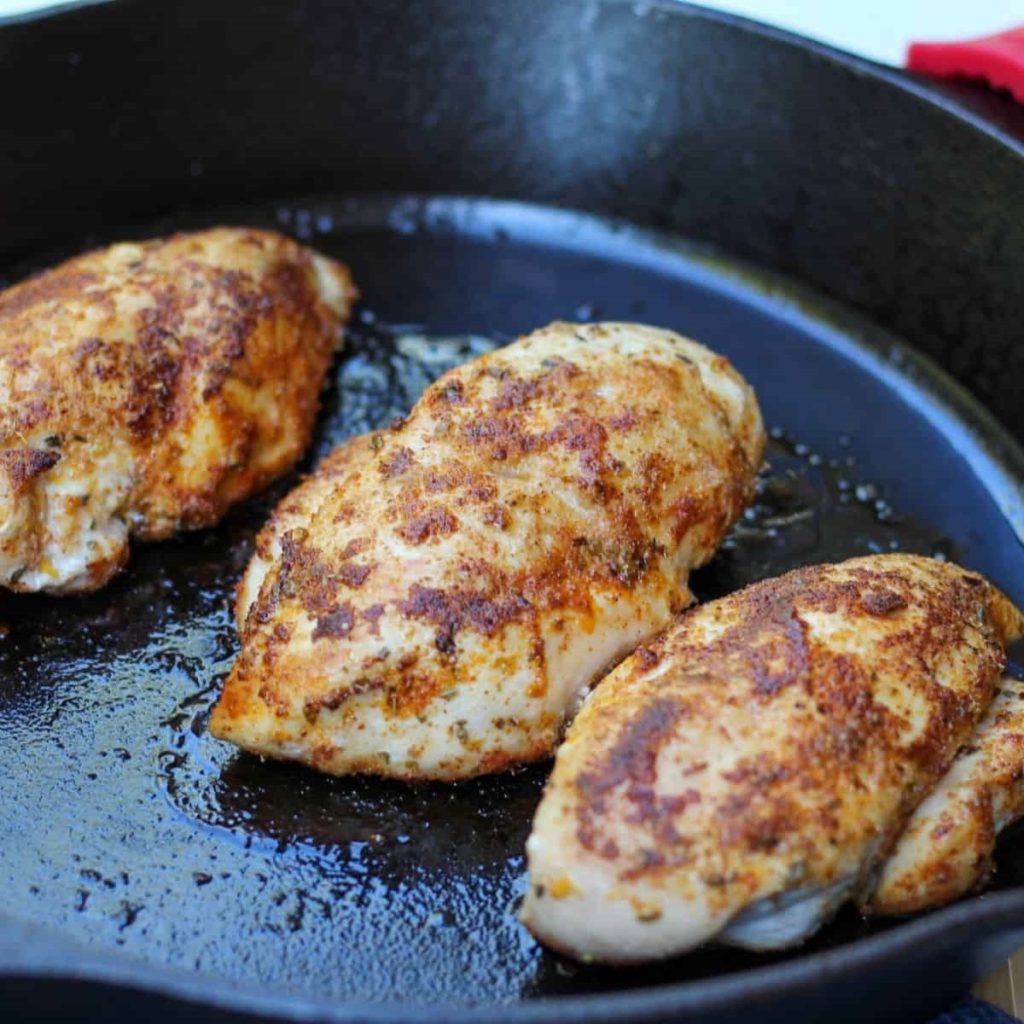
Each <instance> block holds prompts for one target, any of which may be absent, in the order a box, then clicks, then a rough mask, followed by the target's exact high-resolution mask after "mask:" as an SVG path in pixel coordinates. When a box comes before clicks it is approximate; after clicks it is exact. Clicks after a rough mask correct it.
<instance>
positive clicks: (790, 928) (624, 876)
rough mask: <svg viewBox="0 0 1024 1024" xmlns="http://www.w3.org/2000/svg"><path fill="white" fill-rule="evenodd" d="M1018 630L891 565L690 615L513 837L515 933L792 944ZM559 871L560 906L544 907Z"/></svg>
mask: <svg viewBox="0 0 1024 1024" xmlns="http://www.w3.org/2000/svg"><path fill="white" fill-rule="evenodd" d="M1021 628H1022V618H1021V614H1020V612H1019V611H1017V609H1015V608H1014V607H1013V606H1012V605H1011V604H1010V603H1009V602H1008V601H1007V600H1006V598H1005V597H1003V595H1002V594H1000V593H999V592H998V591H997V590H996V589H995V588H993V587H992V586H991V585H989V584H988V583H987V582H986V581H985V580H984V579H983V578H982V577H980V576H978V575H976V574H975V573H971V572H967V571H966V570H963V569H960V568H958V567H956V566H953V565H949V564H947V563H942V562H938V561H934V560H932V559H927V558H919V557H915V556H906V555H889V556H875V557H870V558H862V559H853V560H851V561H849V562H844V563H841V564H839V565H825V566H814V567H811V568H807V569H801V570H797V571H796V572H792V573H788V574H787V575H785V576H781V577H779V578H777V579H772V580H767V581H765V582H763V583H758V584H755V585H753V586H750V587H747V588H745V589H744V590H741V591H739V592H738V593H735V594H732V595H730V596H729V597H726V598H723V599H721V600H718V601H714V602H712V603H710V604H708V605H705V606H703V607H701V608H698V609H696V610H694V611H692V612H690V613H688V614H686V615H684V616H683V617H682V618H681V619H680V620H679V622H678V623H677V624H676V625H675V626H673V627H672V628H671V629H669V630H668V631H667V632H666V633H665V634H663V635H662V636H661V637H659V638H658V639H657V640H654V641H652V642H649V643H648V644H646V645H645V647H644V648H642V649H641V650H640V651H638V652H637V653H635V654H634V655H633V656H632V657H630V658H628V659H626V661H624V662H623V663H622V664H621V665H620V666H619V667H618V668H617V669H615V670H614V671H613V672H612V673H611V674H610V675H609V676H608V677H607V678H606V679H605V680H604V681H603V682H602V683H601V684H600V685H599V686H598V687H597V688H596V689H595V691H594V693H593V694H592V696H591V697H590V698H589V700H588V701H587V702H586V704H585V705H584V707H583V710H582V711H581V712H580V714H579V716H578V717H577V719H576V721H575V723H574V724H573V726H572V728H571V729H570V730H569V734H568V737H567V739H566V741H565V743H564V744H563V746H562V748H561V749H560V750H559V752H558V756H557V760H556V764H555V769H554V772H553V775H552V777H551V780H550V782H549V784H548V787H547V790H546V792H545V796H544V799H543V801H542V803H541V806H540V808H539V810H538V812H537V817H536V820H535V822H534V828H533V833H532V835H531V838H530V841H529V845H528V850H529V859H530V877H531V888H530V893H529V895H528V897H527V901H526V904H525V910H524V917H525V920H526V922H527V924H528V925H529V926H530V927H531V928H532V929H533V930H534V931H535V933H536V934H537V935H538V936H539V937H541V938H542V939H544V940H545V941H547V942H550V943H551V944H553V945H554V946H556V948H559V949H562V950H566V951H568V952H571V953H573V954H574V955H578V956H583V957H595V958H599V959H607V960H640V959H646V958H651V957H658V956H668V955H672V954H674V953H678V952H681V951H683V950H686V949H689V948H692V947H693V946H695V945H698V944H699V943H701V942H704V941H706V940H708V939H710V938H712V937H714V936H717V937H719V938H721V939H724V940H726V941H730V942H735V943H738V944H741V945H748V946H753V947H755V948H766V947H776V946H779V945H785V944H790V943H792V942H794V941H799V940H800V939H802V938H803V937H804V936H805V935H807V934H809V932H810V931H813V930H814V928H816V927H817V926H818V924H820V923H821V920H822V919H823V918H824V917H825V916H827V914H828V913H829V912H831V910H832V909H834V907H835V906H836V905H838V903H840V902H842V900H843V899H844V898H846V897H847V896H849V895H855V894H857V893H858V892H859V891H860V890H862V888H863V886H864V885H865V884H866V882H867V879H868V878H869V876H870V875H871V872H872V871H873V870H874V869H875V868H876V867H877V866H878V865H879V864H880V863H881V861H882V859H883V858H884V856H885V854H886V853H887V851H888V850H889V849H890V847H891V846H892V844H893V842H894V841H895V840H896V837H897V836H898V835H899V833H900V831H901V829H902V828H903V826H904V824H905V823H906V821H907V818H908V816H909V815H910V814H911V812H912V811H913V809H914V807H915V806H916V805H917V804H918V802H919V801H920V800H921V798H922V796H924V795H925V794H926V793H927V792H928V791H929V790H930V789H931V788H932V787H933V786H934V785H935V783H936V782H937V780H939V779H940V778H941V777H942V776H943V774H944V773H945V772H946V770H947V768H948V767H949V764H950V761H951V760H952V758H953V756H954V754H955V753H956V751H957V749H958V748H959V747H960V746H961V745H962V744H963V743H964V741H965V739H967V737H969V736H970V734H971V732H972V730H973V729H974V727H975V724H976V723H977V722H978V720H979V718H980V717H981V715H982V714H983V713H984V711H985V709H986V707H987V706H988V704H989V702H990V700H991V698H992V694H993V689H994V686H995V683H996V681H997V680H998V678H999V675H1000V672H1001V670H1002V667H1003V663H1004V653H1003V648H1004V644H1005V643H1006V642H1007V640H1008V639H1011V638H1012V637H1014V636H1018V635H1020V632H1021ZM559 880H561V881H560V884H561V885H562V887H563V889H564V890H565V891H566V892H570V893H571V895H570V896H566V897H565V898H563V899H558V898H554V897H552V896H551V888H552V885H553V884H555V882H558V881H559ZM655 921H656V923H655Z"/></svg>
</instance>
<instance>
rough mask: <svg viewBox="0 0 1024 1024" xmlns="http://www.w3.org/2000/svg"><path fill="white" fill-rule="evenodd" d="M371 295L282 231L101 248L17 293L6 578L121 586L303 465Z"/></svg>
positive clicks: (218, 231)
mask: <svg viewBox="0 0 1024 1024" xmlns="http://www.w3.org/2000/svg"><path fill="white" fill-rule="evenodd" d="M354 298H355V290H354V288H353V286H352V283H351V280H350V278H349V275H348V272H347V270H346V269H345V268H344V267H342V266H341V265H340V264H338V263H335V262H333V261H331V260H328V259H326V258H324V257H322V256H319V255H317V254H316V253H313V252H311V251H310V250H309V249H306V248H305V247H304V246H301V245H299V244H298V243H296V242H293V241H292V240H290V239H288V238H285V237H283V236H281V235H278V234H275V233H273V232H266V231H255V230H248V229H234V228H215V229H212V230H209V231H200V232H196V233H194V234H182V235H175V236H173V237H171V238H167V239H158V240H155V241H149V242H141V243H123V244H119V245H113V246H110V247H109V248H107V249H102V250H98V251H96V252H90V253H86V254H85V255H83V256H79V257H77V258H75V259H72V260H69V261H68V262H67V263H63V264H61V265H60V266H58V267H55V268H54V269H52V270H48V271H45V272H44V273H42V274H40V275H39V276H38V277H35V278H32V279H30V280H28V281H26V282H24V283H22V284H20V285H16V286H15V287H13V288H10V289H8V290H7V291H6V292H3V293H0V586H6V587H9V588H11V589H14V590H24V591H29V590H48V591H52V592H56V593H70V592H75V591H82V590H90V589H94V588H96V587H99V586H101V585H102V584H104V583H105V582H106V581H107V579H108V578H109V577H110V575H111V574H112V573H113V572H114V571H116V569H117V568H118V567H119V566H120V565H121V564H122V563H123V562H124V560H125V559H126V558H127V554H128V541H129V537H138V538H141V539H145V540H153V539H159V538H163V537H167V536H169V535H170V534H172V533H173V532H174V531H176V530H179V529H196V528H199V527H204V526H209V525H211V524H212V523H215V522H216V521H217V520H218V519H219V518H220V517H221V516H222V515H223V514H224V512H225V511H226V509H227V508H229V507H230V506H231V505H232V504H234V503H235V502H237V501H239V500H241V499H243V498H245V497H247V496H248V495H249V494H251V493H252V492H253V491H255V490H257V489H259V488H260V487H263V486H264V485H265V484H267V483H268V482H269V481H270V480H272V479H274V478H275V477H276V476H279V475H280V474H281V473H283V472H285V471H286V470H288V469H289V468H291V466H292V465H293V464H294V463H295V461H296V460H297V458H298V457H299V455H300V454H301V453H302V451H303V449H304V448H305V446H306V444H307V442H308V440H309V435H310V432H311V430H312V425H313V419H314V417H315V415H316V411H317V407H318V396H319V391H320V386H321V383H322V381H323V378H324V374H325V373H326V370H327V367H328V365H329V363H330V360H331V357H332V355H333V353H334V351H335V350H336V349H337V347H338V344H339V341H340V335H339V331H340V326H341V324H342V323H343V322H344V321H345V319H346V318H347V316H348V311H349V307H350V305H351V303H352V301H353V300H354Z"/></svg>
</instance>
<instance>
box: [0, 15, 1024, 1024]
mask: <svg viewBox="0 0 1024 1024" xmlns="http://www.w3.org/2000/svg"><path fill="white" fill-rule="evenodd" d="M109 2H111V0H68V2H64V3H57V4H55V5H52V6H50V7H47V8H42V9H39V10H36V11H29V12H20V13H16V14H12V15H7V16H3V17H0V29H2V28H4V27H6V26H8V25H15V24H18V25H24V24H26V23H34V22H37V21H39V22H42V21H48V20H50V19H54V20H59V19H61V18H63V17H65V16H67V15H69V14H75V13H77V11H78V10H79V9H81V8H88V7H91V6H98V5H99V4H101V3H109ZM598 2H600V3H602V4H616V5H620V6H621V5H624V4H627V3H631V0H598ZM633 6H636V5H633ZM642 6H643V8H644V9H645V10H648V11H649V10H656V11H659V12H662V13H665V14H667V15H669V16H681V17H689V18H694V19H698V20H703V21H707V22H712V23H717V24H722V25H725V26H729V27H731V28H733V29H735V30H736V31H738V32H740V33H743V34H746V35H750V36H754V37H759V38H762V39H766V40H770V41H772V42H775V43H780V44H782V45H784V46H786V47H788V48H790V49H792V50H795V51H800V52H802V53H805V54H809V55H811V56H813V57H815V58H816V59H818V60H822V61H825V62H828V63H832V64H834V65H837V66H839V67H841V68H843V69H845V70H847V71H849V72H851V73H853V74H855V75H857V76H860V77H864V78H870V79H873V80H875V81H877V82H881V83H883V84H884V85H885V86H886V87H888V88H892V89H895V90H898V91H900V92H902V93H905V94H907V95H908V96H910V97H912V98H913V99H914V100H916V101H917V102H919V103H923V104H925V105H927V106H930V107H932V108H934V109H936V110H938V111H939V112H941V113H942V114H943V115H945V116H947V117H951V118H954V119H956V120H957V121H959V122H961V123H962V124H963V125H966V126H968V127H969V128H970V129H971V130H973V131H975V132H977V133H979V134H980V135H983V136H987V137H988V138H990V139H992V140H993V141H995V142H996V143H998V144H999V145H1001V146H1003V147H1005V148H1006V149H1007V150H1009V151H1010V153H1011V154H1012V155H1014V156H1016V157H1018V158H1019V159H1024V139H1022V138H1018V137H1017V136H1016V135H1014V134H1013V133H1011V132H1010V131H1007V130H1005V129H1003V128H1001V127H999V126H997V125H995V124H993V123H992V122H990V121H988V120H987V119H986V118H984V117H983V116H981V115H979V114H977V113H975V112H974V111H972V110H971V109H970V108H969V107H967V106H966V105H965V104H963V103H961V102H960V101H958V100H957V99H954V98H952V97H950V96H948V95H946V94H945V93H943V92H941V91H939V90H938V89H936V88H933V87H932V86H930V85H929V84H926V83H925V81H924V80H922V79H920V78H917V77H915V76H912V75H910V74H908V73H905V72H903V71H902V70H899V69H896V68H891V67H889V66H887V65H883V64H879V63H876V62H874V61H871V60H869V59H866V58H863V57H858V56H856V55H854V54H850V53H847V52H846V51H843V50H841V49H838V48H836V47H833V46H831V45H829V44H826V43H822V42H819V41H817V40H813V39H809V38H807V37H804V36H801V35H800V34H798V33H794V32H789V31H787V30H784V29H779V28H775V27H773V26H770V25H765V24H763V23H761V22H757V21H753V20H751V19H748V18H745V17H741V16H738V15H734V14H731V13H727V12H723V11H717V10H712V9H709V8H704V7H700V6H697V5H694V4H690V3H685V2H682V0H644V3H643V4H642ZM638 230H641V231H644V230H646V229H644V228H638ZM911 351H912V352H913V353H914V355H915V357H917V356H919V355H920V353H918V352H917V350H916V349H912V350H911ZM925 362H926V365H927V366H928V370H929V371H930V372H927V373H925V374H924V377H923V378H922V379H919V380H916V381H913V382H912V388H911V389H912V390H916V391H919V392H921V393H922V395H923V397H925V398H927V399H931V400H933V401H935V400H937V404H938V406H939V408H940V409H941V408H942V407H943V406H944V407H945V408H946V410H948V411H949V412H950V413H952V414H953V417H952V418H953V419H954V421H955V422H957V423H958V424H959V425H961V426H962V427H964V428H967V430H968V432H969V434H970V435H971V439H972V440H973V441H974V442H975V443H977V444H978V445H979V447H980V448H981V449H982V452H983V455H984V458H985V460H986V461H987V462H988V463H989V464H990V465H989V466H988V467H986V468H994V469H995V470H996V471H997V472H998V474H999V475H1000V476H1002V477H1003V478H1004V480H1016V481H1019V482H1020V481H1024V448H1022V446H1021V445H1020V443H1019V442H1018V441H1017V440H1016V438H1014V437H1013V435H1011V434H1010V432H1009V431H1008V430H1007V428H1005V427H1003V426H1002V424H1000V423H999V422H998V421H997V420H996V418H995V417H994V415H993V414H992V413H990V412H989V411H988V409H987V408H986V407H985V406H984V405H982V404H981V403H980V401H978V400H977V399H975V398H974V397H973V395H971V394H970V393H969V392H968V391H967V390H966V389H965V388H963V387H962V386H961V385H959V384H958V383H957V382H956V381H955V380H954V379H953V378H952V377H950V376H949V375H948V374H947V373H946V372H945V371H944V370H940V369H939V368H938V367H937V366H934V365H931V360H927V359H926V358H925ZM935 370H938V373H937V374H936V372H935ZM900 376H905V375H904V374H902V373H901V374H900ZM979 468H980V467H978V466H975V469H976V471H977V470H978V469H979ZM979 478H980V479H981V480H982V482H983V484H984V485H985V486H986V489H987V490H990V492H991V491H992V490H993V488H992V486H991V485H990V483H989V482H988V481H986V479H985V477H983V476H981V475H980V474H979ZM1008 518H1010V517H1008ZM1010 521H1011V523H1013V520H1012V518H1011V519H1010ZM1014 526H1015V529H1016V531H1017V533H1018V535H1020V533H1021V528H1020V526H1019V525H1017V524H1014ZM986 926H987V928H986ZM936 935H941V936H942V937H943V939H944V940H945V941H946V943H947V945H952V944H954V943H960V944H962V945H967V944H969V943H971V942H972V940H973V941H974V942H978V941H980V939H981V938H985V939H987V940H989V941H990V942H992V943H997V942H1000V941H1002V942H1003V943H1004V944H1006V945H1009V944H1010V943H1011V937H1012V936H1014V935H1020V936H1021V937H1022V938H1024V885H1022V886H1017V887H1014V888H1008V889H1004V890H1001V891H998V892H993V893H985V894H982V895H980V896H976V897H973V898H969V899H966V900H963V901H960V902H957V903H954V904H952V905H951V906H948V907H945V908H942V909H939V910H936V911H932V912H929V913H926V914H924V915H921V916H919V917H915V918H913V919H909V920H907V921H905V922H902V923H899V924H895V925H893V926H892V927H890V928H888V929H886V930H885V931H884V932H882V933H880V934H877V935H871V936H867V937H863V938H859V939H855V940H853V941H851V942H846V943H842V944H839V945H837V946H835V947H833V948H830V949H826V950H822V951H819V952H815V953H811V954H808V955H805V956H800V955H797V956H796V957H794V959H792V960H787V961H784V962H782V963H775V964H768V965H764V966H758V967H753V968H749V969H746V970H742V971H736V972H733V973H730V974H725V975H719V976H713V977H710V978H703V979H698V980H690V981H684V982H677V983H672V984H666V985H663V986H657V987H652V988H631V989H623V990H619V991H605V992H592V993H587V994H584V995H565V996H545V997H538V998H535V999H529V1000H523V1001H520V1002H518V1003H513V1004H506V1005H502V1004H487V1005H480V1006H460V1005H450V1004H449V1005H445V1004H426V1003H416V1004H413V1003H398V1002H394V1003H367V1002H347V1003H344V1004H338V1003H336V1002H334V1001H332V1000H328V999H323V998H316V997H310V996H307V995H304V994H302V993H299V992H293V991H290V990H285V989H279V988H270V987H260V986H257V985H253V984H237V983H235V982H231V981H229V980H228V979H225V978H223V977H220V976H218V975H216V974H212V973H204V974H201V975H193V974H191V973H189V972H187V971H185V970H183V969H180V968H176V967H171V966H166V965H158V964H151V963H148V962H146V961H143V960H139V959H136V958H135V957H133V956H131V955H130V954H124V953H118V952H116V951H113V950H109V949H105V948H103V949H96V950H93V949H90V948H89V947H87V946H85V945H81V944H78V943H75V942H73V941H71V940H69V939H67V938H65V937H64V936H63V935H61V933H60V932H59V930H58V929H55V928H48V927H44V926H39V925H33V924H30V923H27V922H24V921H22V920H19V919H17V918H14V917H12V916H10V915H6V914H0V978H4V977H15V978H16V977H22V978H42V977H53V978H55V979H68V980H81V981H88V982H97V983H101V984H110V985H115V986H118V987H124V988H129V989H135V990H142V991H146V992H151V993H154V994H162V995H166V996H170V997H172V998H177V999H182V1000H186V1001H188V1002H191V1003H194V1004H200V1005H206V1006H208V1007H211V1008H218V1009H221V1010H225V1011H235V1012H243V1013H253V1014H259V1015H265V1016H274V1017H278V1018H281V1019H290V1020H311V1019H327V1020H332V1021H339V1022H347V1021H357V1020H361V1021H374V1022H384V1021H396V1020H408V1021H411V1022H420V1021H428V1020H431V1021H433V1020H436V1019H437V1018H438V1015H439V1014H444V1017H445V1019H447V1020H451V1021H453V1022H470V1021H480V1020H488V1021H494V1022H496V1024H519V1022H523V1024H532V1022H539V1021H553V1020H558V1021H566V1022H574V1021H582V1020H587V1021H598V1022H600V1021H608V1022H611V1021H618V1020H622V1019H628V1018H627V1017H626V1015H635V1016H636V1018H638V1019H639V1018H650V1019H662V1018H667V1017H668V1016H669V1015H673V1014H679V1013H684V1012H690V1011H698V1010H699V1011H700V1012H703V1013H713V1012H723V1011H728V1010H740V1009H743V1010H746V1011H748V1012H749V1010H750V1008H751V1003H752V1002H753V1001H756V1002H757V1003H758V1004H761V1005H762V1006H763V1005H765V1004H767V1003H769V1002H773V1001H776V1000H781V999H783V998H785V997H786V996H787V995H792V994H795V993H798V992H801V991H805V990H809V989H811V988H814V987H816V986H818V985H820V984H821V983H822V982H826V983H831V984H834V983H836V982H837V981H840V980H841V979H843V978H847V979H853V978H855V977H857V976H858V975H865V974H869V973H871V972H872V970H873V969H880V968H881V967H883V966H886V965H891V964H892V962H893V960H894V959H895V958H899V957H901V956H902V955H905V954H913V953H915V952H918V951H920V949H921V948H922V945H924V944H926V943H927V942H928V940H929V938H934V937H935V936H936ZM218 983H220V987H218Z"/></svg>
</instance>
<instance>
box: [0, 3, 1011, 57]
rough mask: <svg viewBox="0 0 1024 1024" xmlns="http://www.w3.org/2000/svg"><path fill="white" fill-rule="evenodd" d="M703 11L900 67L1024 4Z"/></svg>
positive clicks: (29, 6) (1007, 19) (1001, 20)
mask: <svg viewBox="0 0 1024 1024" xmlns="http://www.w3.org/2000/svg"><path fill="white" fill-rule="evenodd" d="M164 2H165V3H174V2H175V0H164ZM281 2H282V3H287V2H288V0H281ZM408 2H409V3H415V2H416V0H408ZM507 2H508V3H515V0H507ZM550 2H551V3H558V2H559V0H550ZM46 6H48V3H47V2H46V0H0V17H3V16H4V15H7V14H19V13H22V12H24V11H31V10H38V9H40V8H43V7H46ZM705 6H707V7H718V8H721V9H722V10H728V11H733V12H735V13H736V14H743V15H746V16H747V17H751V18H756V19H758V20H760V21H767V22H771V23H772V24H774V25H780V26H782V27H783V28H788V29H792V30H793V31H796V32H800V33H802V34H803V35H808V36H813V37H814V38H816V39H822V40H824V41H825V42H828V43H832V44H833V45H834V46H840V47H842V48H843V49H846V50H853V51H854V52H855V53H860V54H863V55H864V56H866V57H872V58H874V59H875V60H880V61H885V62H886V63H889V64H902V63H903V54H904V51H905V50H906V46H907V43H908V42H910V41H911V40H914V39H918V40H928V41H932V40H944V39H966V38H970V37H972V36H978V35H986V34H987V33H990V32H998V31H1001V30H1002V29H1006V28H1011V27H1013V26H1014V25H1020V24H1024V0H858V2H851V0H725V2H719V3H707V4H705Z"/></svg>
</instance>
